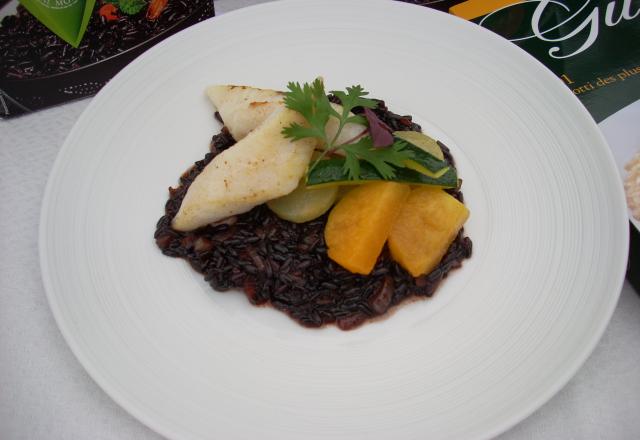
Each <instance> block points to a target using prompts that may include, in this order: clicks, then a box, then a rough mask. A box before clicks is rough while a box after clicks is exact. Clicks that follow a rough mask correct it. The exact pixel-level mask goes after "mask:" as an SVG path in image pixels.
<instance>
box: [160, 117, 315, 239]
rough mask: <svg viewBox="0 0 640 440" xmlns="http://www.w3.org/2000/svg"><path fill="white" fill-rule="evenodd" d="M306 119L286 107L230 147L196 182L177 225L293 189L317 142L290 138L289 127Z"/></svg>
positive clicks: (202, 221)
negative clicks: (286, 134)
mask: <svg viewBox="0 0 640 440" xmlns="http://www.w3.org/2000/svg"><path fill="white" fill-rule="evenodd" d="M294 122H297V123H299V124H302V123H304V118H303V117H302V116H301V115H300V114H299V113H297V112H295V111H293V110H289V109H286V108H284V107H283V108H281V109H279V110H277V111H276V112H275V113H273V114H272V115H271V116H270V117H269V118H268V119H267V120H266V121H264V122H263V123H262V124H261V125H260V126H259V127H257V128H256V129H254V130H253V131H251V132H250V133H249V134H248V135H247V136H246V137H244V138H243V139H242V140H240V141H239V142H238V143H236V144H235V145H234V146H232V147H231V148H229V149H228V150H225V151H223V152H222V153H220V154H219V155H218V156H216V157H215V158H214V159H213V160H212V161H211V162H210V163H209V164H208V165H207V166H206V167H205V168H204V170H202V172H201V173H200V174H199V175H198V177H196V179H195V180H194V181H193V183H192V184H191V186H190V187H189V190H188V191H187V194H186V195H185V197H184V199H183V201H182V205H181V206H180V210H179V211H178V214H176V216H175V217H174V219H173V223H172V226H173V228H174V229H176V230H178V231H190V230H193V229H196V228H199V227H201V226H204V225H207V224H209V223H213V222H216V221H218V220H221V219H223V218H226V217H229V216H232V215H236V214H241V213H243V212H247V211H249V210H250V209H251V208H253V207H254V206H257V205H259V204H261V203H264V202H266V201H268V200H271V199H275V198H276V197H281V196H283V195H286V194H289V193H290V192H291V191H293V190H294V189H295V188H296V186H297V185H298V182H299V181H300V179H301V178H302V176H303V175H304V173H305V172H306V169H307V165H308V164H309V161H310V159H311V154H312V153H313V150H314V149H315V146H316V142H315V141H314V140H313V139H303V140H300V141H296V142H292V141H291V140H290V139H285V138H284V137H283V136H282V134H281V131H282V129H283V128H284V127H287V126H289V125H291V124H292V123H294Z"/></svg>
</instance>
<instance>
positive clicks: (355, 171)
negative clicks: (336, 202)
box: [342, 152, 360, 180]
mask: <svg viewBox="0 0 640 440" xmlns="http://www.w3.org/2000/svg"><path fill="white" fill-rule="evenodd" d="M345 153H346V154H345V158H344V165H343V166H342V169H343V170H344V172H346V173H347V177H348V178H349V180H358V179H359V178H360V161H359V160H358V157H357V156H356V155H355V154H352V153H349V152H345Z"/></svg>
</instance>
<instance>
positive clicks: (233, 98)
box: [207, 85, 284, 141]
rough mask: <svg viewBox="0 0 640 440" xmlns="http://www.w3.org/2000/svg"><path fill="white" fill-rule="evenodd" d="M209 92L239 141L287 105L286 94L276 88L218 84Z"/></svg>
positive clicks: (231, 131)
mask: <svg viewBox="0 0 640 440" xmlns="http://www.w3.org/2000/svg"><path fill="white" fill-rule="evenodd" d="M207 95H208V96H209V99H210V100H211V102H213V105H214V106H215V108H216V110H218V112H219V113H220V117H221V118H222V120H223V121H224V124H225V125H226V126H227V128H228V129H229V132H230V133H231V136H233V138H234V139H235V140H236V141H239V140H242V139H243V138H244V137H245V136H246V135H247V134H249V133H250V132H251V131H252V130H255V129H256V128H257V127H258V126H259V125H260V124H262V123H263V122H264V121H265V120H266V119H267V118H268V117H269V116H270V115H271V114H273V113H274V112H275V111H276V110H278V109H280V108H283V107H284V101H283V98H284V94H283V93H282V92H278V91H276V90H269V89H258V88H255V87H248V86H233V85H218V86H211V87H208V88H207Z"/></svg>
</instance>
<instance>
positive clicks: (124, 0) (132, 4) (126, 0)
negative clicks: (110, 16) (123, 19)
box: [105, 0, 147, 15]
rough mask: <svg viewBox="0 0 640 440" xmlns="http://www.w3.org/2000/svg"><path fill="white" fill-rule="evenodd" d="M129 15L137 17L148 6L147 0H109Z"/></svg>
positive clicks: (108, 1)
mask: <svg viewBox="0 0 640 440" xmlns="http://www.w3.org/2000/svg"><path fill="white" fill-rule="evenodd" d="M105 3H111V4H112V5H115V6H116V7H117V8H119V9H120V10H121V11H122V12H124V13H125V14H127V15H135V14H137V13H138V12H140V11H142V9H144V7H145V6H147V0H107V1H106V2H105Z"/></svg>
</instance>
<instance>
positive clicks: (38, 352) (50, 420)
mask: <svg viewBox="0 0 640 440" xmlns="http://www.w3.org/2000/svg"><path fill="white" fill-rule="evenodd" d="M264 1H265V0H217V1H216V3H215V4H216V12H217V13H218V14H222V13H225V12H227V11H230V10H232V9H237V8H240V7H244V6H247V5H252V4H256V3H262V2H264ZM88 103H89V100H84V101H80V102H75V103H71V104H67V105H64V106H61V107H57V108H52V109H48V110H44V111H41V112H38V113H35V114H32V115H29V116H25V117H21V118H17V119H14V120H9V121H0V190H1V191H2V195H3V198H2V201H1V202H0V231H2V232H3V234H2V238H1V239H0V242H1V245H0V440H17V439H24V440H32V439H47V440H69V439H92V440H99V439H114V440H116V439H117V440H124V439H138V440H142V439H159V438H160V436H159V435H157V434H155V433H154V432H152V431H151V430H150V429H148V428H146V427H145V426H144V425H142V424H141V423H140V422H138V421H137V420H136V419H134V418H133V417H132V416H130V415H129V414H128V413H126V412H125V411H124V410H123V409H121V408H120V407H119V406H118V405H117V404H116V403H114V402H113V401H112V400H111V399H110V398H109V397H108V396H107V395H106V394H105V393H104V392H103V391H102V390H101V389H100V388H99V387H98V386H97V385H96V384H95V383H94V382H93V381H92V379H91V378H90V377H89V376H88V374H87V373H86V372H85V371H84V370H83V368H82V367H81V366H80V364H79V363H78V362H77V360H76V359H75V357H74V356H73V354H72V353H71V351H70V349H69V348H68V347H67V345H66V343H65V342H64V340H63V339H62V336H61V334H60V332H59V330H58V328H57V326H56V323H55V322H54V319H53V316H52V314H51V311H50V309H49V306H48V304H47V300H46V297H45V293H44V288H43V285H42V280H41V277H40V269H39V263H38V222H39V215H40V203H41V200H42V196H43V193H44V187H45V184H46V181H47V177H48V175H49V172H50V170H51V165H52V163H53V160H54V159H55V156H56V154H57V152H58V150H59V149H60V146H61V145H62V143H63V141H64V139H65V137H66V135H67V133H68V132H69V130H70V129H71V127H72V126H73V124H74V123H75V121H76V120H77V118H78V117H79V116H80V114H81V113H82V111H83V110H84V109H85V108H86V106H87V105H88ZM500 438H501V439H505V440H506V439H509V440H515V439H545V440H552V439H561V440H568V439H620V440H627V439H638V438H640V296H638V295H637V294H636V292H635V291H634V290H633V288H632V287H631V286H630V285H629V284H628V283H625V284H624V287H623V290H622V295H621V297H620V302H619V304H618V307H617V309H616V311H615V314H614V315H613V319H612V320H611V323H610V324H609V327H608V329H607V331H606V332H605V334H604V336H603V338H602V340H601V341H600V343H599V344H598V346H597V348H596V350H595V351H594V353H593V354H592V355H591V357H590V358H589V359H588V360H587V362H586V363H585V365H584V366H583V367H582V368H581V369H580V371H579V372H578V373H577V375H576V376H575V377H574V378H573V379H572V380H571V381H570V382H569V384H568V385H567V386H566V387H565V388H564V389H563V390H561V391H560V392H559V393H558V394H557V395H556V396H555V397H554V398H552V399H551V400H550V401H549V402H548V403H547V404H546V405H544V406H543V407H542V408H541V409H540V410H538V411H537V412H536V413H534V414H533V415H532V416H530V417H529V418H528V419H526V420H525V421H523V422H522V423H520V424H519V425H517V426H516V427H515V428H513V429H512V430H510V431H509V432H507V433H505V434H504V435H503V436H501V437H500Z"/></svg>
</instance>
